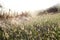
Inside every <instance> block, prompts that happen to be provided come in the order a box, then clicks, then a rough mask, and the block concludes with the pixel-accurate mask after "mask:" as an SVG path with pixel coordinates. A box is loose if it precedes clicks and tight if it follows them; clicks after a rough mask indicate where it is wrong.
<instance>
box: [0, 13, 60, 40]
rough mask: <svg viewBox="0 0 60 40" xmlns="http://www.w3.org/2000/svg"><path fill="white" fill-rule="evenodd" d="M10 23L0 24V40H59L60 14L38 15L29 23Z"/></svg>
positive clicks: (7, 21)
mask: <svg viewBox="0 0 60 40" xmlns="http://www.w3.org/2000/svg"><path fill="white" fill-rule="evenodd" d="M17 22H19V21H17ZM12 23H13V22H11V20H10V21H9V20H4V21H3V22H1V23H0V24H1V25H0V40H60V14H53V15H51V14H47V15H40V16H35V17H33V18H32V19H31V20H30V21H24V22H23V21H22V22H19V23H18V24H16V23H15V24H12Z"/></svg>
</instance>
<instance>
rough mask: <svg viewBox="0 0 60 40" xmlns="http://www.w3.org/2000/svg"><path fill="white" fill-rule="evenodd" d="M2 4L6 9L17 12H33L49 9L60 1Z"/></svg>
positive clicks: (14, 0)
mask: <svg viewBox="0 0 60 40" xmlns="http://www.w3.org/2000/svg"><path fill="white" fill-rule="evenodd" d="M0 3H1V4H3V6H4V7H5V8H8V9H9V8H10V9H12V10H16V11H24V10H27V11H28V10H31V11H33V10H41V9H46V8H49V7H51V6H53V5H55V4H57V3H60V0H0Z"/></svg>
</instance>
